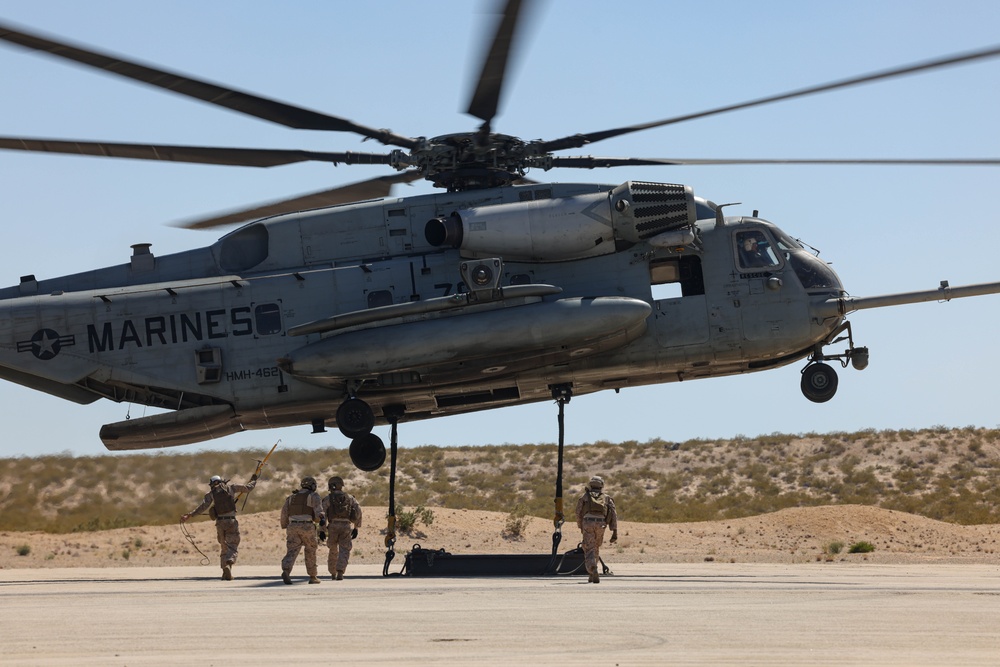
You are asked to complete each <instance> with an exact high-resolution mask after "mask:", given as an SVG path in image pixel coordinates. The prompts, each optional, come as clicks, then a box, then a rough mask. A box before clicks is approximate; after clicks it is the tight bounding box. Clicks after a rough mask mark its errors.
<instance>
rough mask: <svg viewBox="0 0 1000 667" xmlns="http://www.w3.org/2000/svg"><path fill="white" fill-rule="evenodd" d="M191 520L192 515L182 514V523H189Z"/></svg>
mask: <svg viewBox="0 0 1000 667" xmlns="http://www.w3.org/2000/svg"><path fill="white" fill-rule="evenodd" d="M190 518H191V515H190V514H182V515H181V523H184V522H185V521H187V520H188V519H190Z"/></svg>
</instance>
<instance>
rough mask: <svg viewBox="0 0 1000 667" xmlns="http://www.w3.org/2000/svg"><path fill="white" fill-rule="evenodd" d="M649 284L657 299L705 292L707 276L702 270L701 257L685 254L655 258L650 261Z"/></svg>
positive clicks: (654, 297)
mask: <svg viewBox="0 0 1000 667" xmlns="http://www.w3.org/2000/svg"><path fill="white" fill-rule="evenodd" d="M649 284H650V286H651V288H652V291H653V299H654V300H655V301H660V300H662V299H673V298H676V297H682V296H697V295H699V294H704V293H705V278H704V276H703V274H702V271H701V258H700V257H698V256H697V255H684V256H682V257H670V258H668V259H654V260H653V261H651V262H650V263H649Z"/></svg>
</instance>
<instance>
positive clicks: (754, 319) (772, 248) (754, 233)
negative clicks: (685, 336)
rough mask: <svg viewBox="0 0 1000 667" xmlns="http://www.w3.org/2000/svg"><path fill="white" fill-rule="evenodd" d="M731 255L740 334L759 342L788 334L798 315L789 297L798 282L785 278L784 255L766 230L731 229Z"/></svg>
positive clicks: (733, 291)
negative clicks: (741, 329)
mask: <svg viewBox="0 0 1000 667" xmlns="http://www.w3.org/2000/svg"><path fill="white" fill-rule="evenodd" d="M733 255H734V257H735V261H736V262H735V263H736V269H737V271H736V272H735V274H734V279H733V287H735V289H734V290H732V291H731V294H732V295H733V296H734V297H735V298H736V300H737V301H738V303H739V312H740V317H741V318H742V320H743V337H744V338H745V339H746V340H748V341H761V340H776V339H780V338H784V337H786V336H788V335H789V334H790V333H792V332H791V331H790V330H789V327H791V326H792V325H793V323H794V322H796V321H797V319H798V317H797V316H798V315H799V312H798V311H799V309H796V308H794V304H793V303H792V298H791V296H790V294H791V292H794V291H795V286H796V285H797V284H798V283H797V282H796V281H795V280H794V279H792V280H790V281H789V280H787V279H786V276H785V271H786V269H787V266H786V263H785V257H784V254H783V253H781V252H780V251H779V248H778V246H777V245H776V244H775V242H774V239H773V237H772V236H771V234H770V232H769V230H767V229H765V228H742V229H740V230H738V231H736V232H734V233H733Z"/></svg>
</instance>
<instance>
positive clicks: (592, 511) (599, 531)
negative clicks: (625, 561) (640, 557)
mask: <svg viewBox="0 0 1000 667" xmlns="http://www.w3.org/2000/svg"><path fill="white" fill-rule="evenodd" d="M576 525H577V527H578V528H579V529H580V531H581V532H582V533H583V562H584V565H586V567H587V574H589V575H590V579H589V580H588V581H589V582H590V583H592V584H599V583H601V573H600V570H599V569H598V567H599V565H600V563H601V544H602V543H603V542H604V531H605V529H607V528H610V529H611V540H609V543H610V544H614V543H615V542H617V541H618V513H617V512H616V511H615V501H614V499H612V498H611V496H609V495H607V494H605V493H604V480H603V479H602V478H601V477H598V476H596V475H595V476H594V477H591V478H590V482H589V483H588V484H587V487H586V489H585V490H584V492H583V495H582V496H580V499H579V500H578V501H577V502H576Z"/></svg>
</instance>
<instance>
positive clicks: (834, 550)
mask: <svg viewBox="0 0 1000 667" xmlns="http://www.w3.org/2000/svg"><path fill="white" fill-rule="evenodd" d="M843 550H844V543H843V542H841V541H840V540H834V541H833V542H830V543H829V544H827V545H826V548H825V549H823V551H825V552H826V553H827V554H829V555H831V556H836V555H837V554H839V553H840V552H841V551H843Z"/></svg>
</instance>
